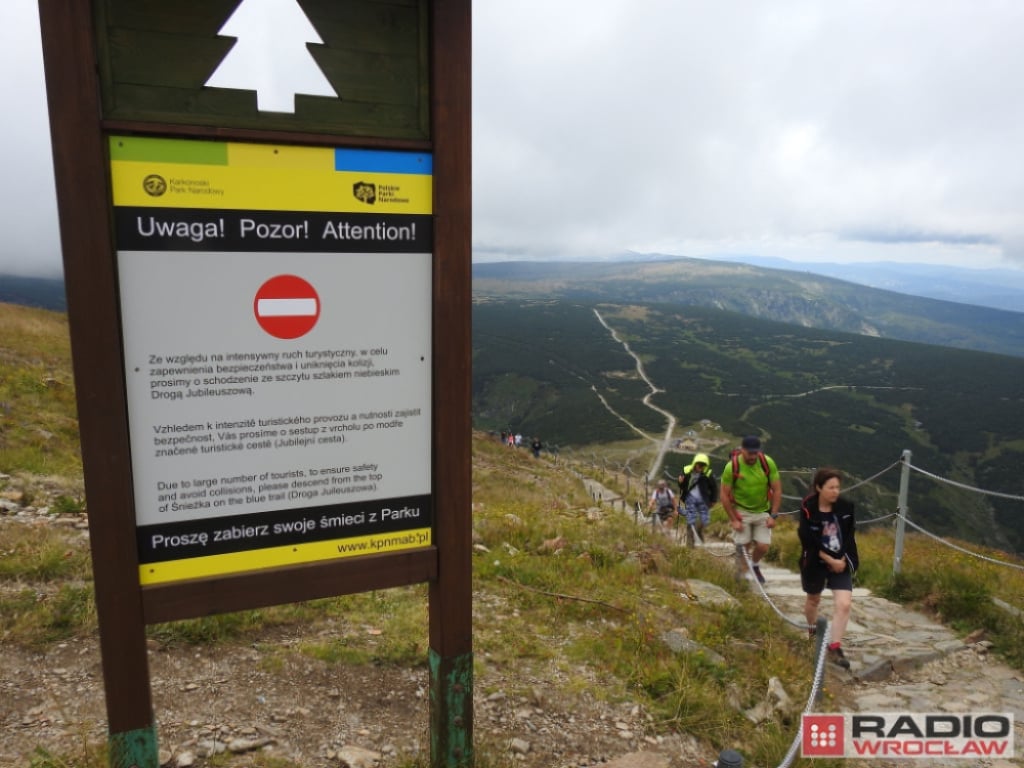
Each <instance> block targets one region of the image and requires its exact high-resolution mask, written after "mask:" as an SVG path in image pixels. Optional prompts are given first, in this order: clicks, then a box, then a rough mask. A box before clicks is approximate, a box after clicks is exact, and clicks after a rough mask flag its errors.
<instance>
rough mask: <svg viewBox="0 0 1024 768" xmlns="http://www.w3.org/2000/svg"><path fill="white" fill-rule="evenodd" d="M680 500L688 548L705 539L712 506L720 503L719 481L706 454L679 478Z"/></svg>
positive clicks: (695, 460) (697, 458)
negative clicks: (684, 517)
mask: <svg viewBox="0 0 1024 768" xmlns="http://www.w3.org/2000/svg"><path fill="white" fill-rule="evenodd" d="M679 498H680V499H682V502H683V509H684V510H685V511H686V546H688V547H693V546H695V544H696V541H695V540H696V539H697V538H700V539H701V540H702V541H703V538H704V526H705V525H707V524H708V523H709V522H710V520H711V506H712V505H713V504H714V503H715V502H716V501H718V481H717V480H715V473H714V472H712V471H711V461H710V459H708V456H707V454H706V453H698V454H697V455H696V456H694V457H693V463H692V464H690V465H689V466H687V467H683V473H682V474H681V475H680V476H679Z"/></svg>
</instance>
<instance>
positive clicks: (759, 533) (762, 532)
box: [732, 509, 772, 546]
mask: <svg viewBox="0 0 1024 768" xmlns="http://www.w3.org/2000/svg"><path fill="white" fill-rule="evenodd" d="M736 511H737V512H739V514H740V518H742V520H743V528H741V529H740V530H738V531H733V534H732V540H733V542H735V543H736V544H739V545H741V546H742V545H744V544H749V543H750V542H751V541H756V542H757V543H758V544H771V543H772V529H771V528H769V527H768V525H767V521H768V520H769V517H768V513H767V512H745V511H744V510H742V509H737V510H736Z"/></svg>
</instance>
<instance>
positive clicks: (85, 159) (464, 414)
mask: <svg viewBox="0 0 1024 768" xmlns="http://www.w3.org/2000/svg"><path fill="white" fill-rule="evenodd" d="M99 1H100V0H39V9H40V22H41V29H42V38H43V53H44V60H45V64H46V84H47V92H48V95H49V108H50V125H51V136H52V143H53V158H54V172H55V177H56V185H57V200H58V207H59V211H60V233H61V241H62V248H63V253H64V276H65V284H66V290H67V302H68V320H69V326H70V332H71V342H72V351H73V365H74V374H75V385H76V389H77V397H78V412H79V428H80V433H81V445H82V457H83V464H84V468H85V485H86V496H87V499H88V507H89V513H90V528H91V546H92V557H93V569H94V579H95V588H96V604H97V612H98V614H99V620H100V647H101V654H102V658H103V671H104V681H105V687H106V691H107V714H108V721H109V729H110V732H111V733H112V734H116V733H124V732H133V731H138V730H140V729H146V728H152V727H153V714H152V703H151V694H150V688H149V671H148V664H147V658H146V646H145V625H146V624H152V623H157V622H163V621H169V620H173V619H181V618H188V617H196V616H204V615H209V614H214V613H221V612H226V611H237V610H243V609H249V608H256V607H262V606H267V605H274V604H282V603H288V602H294V601H297V600H306V599H313V598H318V597H325V596H331V595H341V594H349V593H354V592H361V591H367V590H371V589H381V588H388V587H396V586H401V585H406V584H414V583H422V582H429V585H430V587H429V593H430V598H429V599H430V618H429V636H430V647H431V649H432V650H433V651H434V652H435V653H436V654H437V655H438V656H439V657H440V658H441V659H442V666H445V667H448V666H451V665H450V664H449V663H448V662H449V660H456V661H457V662H458V663H459V664H464V663H465V660H466V658H468V657H469V655H470V654H471V651H472V609H471V598H472V584H471V541H470V533H471V482H470V474H471V451H470V431H471V420H470V405H469V404H470V402H471V399H470V396H471V390H470V373H471V371H470V366H471V328H470V296H471V285H470V280H471V181H470V179H471V176H470V135H471V128H470V69H471V47H470V41H471V28H470V6H471V4H470V0H432V1H431V2H430V17H431V18H430V23H431V29H430V37H431V44H430V49H431V63H430V68H431V135H432V140H431V141H427V142H422V141H409V140H396V139H386V138H385V139H374V138H367V137H346V136H336V135H326V134H313V133H310V134H306V133H298V132H281V131H260V130H253V129H251V128H231V127H210V126H197V125H165V124H154V123H145V122H126V121H104V119H103V115H102V113H101V106H100V105H101V103H102V99H101V94H100V81H99V77H98V74H97V68H96V61H97V55H96V53H97V41H96V39H95V31H94V30H95V26H94V18H95V5H96V3H97V2H99ZM129 132H134V133H139V134H151V135H160V136H177V137H196V138H203V137H208V138H216V139H231V140H239V141H267V142H284V143H296V144H311V145H337V146H355V147H368V148H375V147H379V148H389V149H395V148H407V149H416V150H425V151H430V152H432V153H433V156H434V189H435V195H434V198H435V199H434V217H435V225H434V231H435V240H434V262H433V325H434V327H433V339H434V341H433V347H434V354H433V359H434V367H433V372H432V375H433V418H432V424H433V441H432V445H433V450H432V453H433V470H432V477H433V508H434V510H435V522H434V546H431V547H427V548H424V549H420V550H412V551H405V552H399V553H391V554H386V555H376V556H370V557H360V558H352V559H344V560H338V561H333V562H328V563H317V564H311V565H305V566H295V567H287V568H279V569H273V570H267V571H260V572H255V573H251V574H237V575H230V576H223V577H214V578H204V579H196V580H193V581H187V582H178V583H170V584H162V585H152V586H148V587H145V588H143V587H140V585H139V577H138V574H139V564H138V556H137V550H136V541H135V535H134V531H135V514H134V500H133V490H132V480H131V457H130V448H129V440H128V415H127V399H126V392H125V383H124V380H123V361H122V352H121V318H120V315H119V309H118V301H117V275H116V266H115V243H114V237H113V229H112V224H111V220H112V209H111V204H110V200H111V193H110V182H109V173H110V169H109V160H108V157H107V150H106V146H105V138H106V136H107V135H108V134H111V133H129ZM442 555H443V556H442ZM126 681H134V682H132V683H131V684H126ZM141 681H144V683H143V682H141ZM469 701H470V706H469V713H470V714H471V702H472V696H471V695H470V696H469ZM456 717H457V723H456V726H455V728H454V729H453V730H461V731H462V733H463V735H464V734H466V733H469V734H470V735H471V732H472V731H471V729H472V720H471V717H469V718H468V720H467V713H466V712H459V713H457V715H456ZM441 719H442V721H443V720H444V716H443V715H442V718H441ZM444 759H447V758H444V757H443V756H440V757H439V756H437V755H435V764H440V763H438V762H437V761H438V760H442V761H443V760H444ZM471 760H472V755H471V753H469V754H466V753H462V754H461V757H460V759H459V760H458V761H457V763H458V764H468V763H467V762H466V761H471Z"/></svg>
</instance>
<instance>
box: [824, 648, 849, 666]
mask: <svg viewBox="0 0 1024 768" xmlns="http://www.w3.org/2000/svg"><path fill="white" fill-rule="evenodd" d="M828 660H829V661H831V662H832V663H833V664H835V665H836V666H837V667H842V668H843V669H849V668H850V660H849V659H847V658H846V656H845V655H844V654H843V649H842V648H841V647H839V646H838V645H836V646H835V647H833V646H831V645H830V646H829V647H828Z"/></svg>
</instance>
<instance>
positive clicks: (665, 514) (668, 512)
mask: <svg viewBox="0 0 1024 768" xmlns="http://www.w3.org/2000/svg"><path fill="white" fill-rule="evenodd" d="M675 513H676V510H675V507H661V508H660V509H659V510H658V513H657V514H658V517H660V518H661V521H662V522H665V521H666V520H668V519H669V518H670V517H672V516H673V515H674V514H675Z"/></svg>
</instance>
